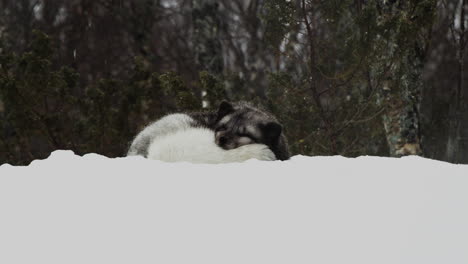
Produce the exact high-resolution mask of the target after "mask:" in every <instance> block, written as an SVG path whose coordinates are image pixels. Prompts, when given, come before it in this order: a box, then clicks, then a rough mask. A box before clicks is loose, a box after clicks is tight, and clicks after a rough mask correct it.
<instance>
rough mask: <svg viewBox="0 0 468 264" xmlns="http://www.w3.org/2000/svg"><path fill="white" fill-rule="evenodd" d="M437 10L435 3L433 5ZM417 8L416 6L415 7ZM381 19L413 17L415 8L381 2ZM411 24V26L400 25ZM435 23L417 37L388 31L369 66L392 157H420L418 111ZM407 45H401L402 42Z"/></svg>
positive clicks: (379, 38) (397, 28)
mask: <svg viewBox="0 0 468 264" xmlns="http://www.w3.org/2000/svg"><path fill="white" fill-rule="evenodd" d="M433 4H434V7H435V4H436V2H435V1H433ZM416 5H417V4H416ZM378 7H379V11H380V14H379V16H381V17H382V19H385V18H384V17H392V16H398V17H401V18H403V19H407V18H408V17H411V16H412V15H413V14H412V13H411V12H412V11H413V8H410V4H408V3H407V2H402V1H393V2H389V1H379V5H378ZM401 23H411V22H407V21H404V22H401ZM431 27H432V23H428V24H427V25H425V27H422V28H419V29H418V31H417V32H415V33H416V35H410V36H405V35H402V34H408V33H405V32H402V31H401V30H402V28H404V26H401V25H400V26H397V27H395V28H393V29H389V30H390V31H391V32H390V34H389V35H387V36H386V37H383V36H379V37H378V39H377V41H376V45H378V46H380V47H381V48H382V49H383V50H385V51H384V52H383V53H382V57H381V58H380V59H379V60H378V61H377V62H375V63H374V65H371V66H370V72H371V77H372V79H373V81H372V82H373V86H374V87H376V88H377V89H378V95H379V97H378V98H379V104H381V105H383V106H385V109H386V110H385V112H384V114H383V115H382V116H383V124H384V127H385V131H386V137H387V142H388V146H389V149H390V155H391V156H394V157H398V156H404V155H421V154H422V148H421V136H420V135H421V133H420V116H419V108H420V101H421V91H422V88H423V82H422V71H423V67H424V60H425V55H426V50H427V46H428V41H429V37H430V32H431ZM402 37H403V39H405V41H406V42H401V39H402Z"/></svg>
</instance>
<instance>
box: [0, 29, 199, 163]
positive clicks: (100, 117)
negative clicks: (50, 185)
mask: <svg viewBox="0 0 468 264" xmlns="http://www.w3.org/2000/svg"><path fill="white" fill-rule="evenodd" d="M52 56H53V52H52V49H51V40H50V38H49V37H47V36H46V35H45V34H43V33H40V32H36V33H35V37H34V41H33V42H32V43H31V46H30V48H29V51H27V52H25V53H24V54H21V55H14V54H11V53H10V54H8V53H4V52H2V53H1V54H0V63H1V72H0V100H1V101H2V102H3V104H4V106H3V108H4V109H3V110H4V111H2V113H1V115H0V132H1V134H0V136H1V137H0V147H1V149H2V151H0V160H1V161H2V163H4V162H7V163H11V164H27V163H29V162H30V161H31V160H33V159H42V158H46V157H47V156H48V155H49V153H50V152H51V151H53V150H56V149H72V150H74V151H75V152H76V153H78V154H85V153H89V152H95V153H100V154H103V155H107V156H110V157H116V156H122V155H124V154H125V152H126V149H127V147H128V144H129V142H130V141H131V140H132V137H133V136H134V135H135V134H136V133H137V131H138V130H139V129H141V128H142V127H143V126H144V125H146V124H147V123H148V122H149V121H152V120H154V119H156V118H158V117H160V116H162V115H163V114H166V113H168V112H171V111H186V110H190V109H192V110H195V109H199V108H201V100H200V99H199V96H195V95H194V93H193V92H192V90H191V89H190V88H189V87H188V86H186V85H185V84H184V82H183V81H182V80H181V78H180V77H179V76H177V75H176V74H174V73H167V74H163V75H159V74H151V73H150V72H149V71H148V70H147V69H146V68H145V66H144V63H143V62H142V60H141V59H139V58H137V59H136V61H135V66H134V68H133V69H132V73H131V74H130V76H131V77H130V79H129V80H114V79H101V80H99V81H98V82H97V83H95V84H91V85H89V86H88V87H86V88H85V89H81V88H80V87H79V83H78V78H79V76H78V74H77V73H76V72H75V71H74V70H72V69H70V68H67V67H63V68H60V69H54V68H53V67H52V63H51V60H52Z"/></svg>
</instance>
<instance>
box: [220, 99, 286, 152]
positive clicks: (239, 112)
mask: <svg viewBox="0 0 468 264" xmlns="http://www.w3.org/2000/svg"><path fill="white" fill-rule="evenodd" d="M281 130H282V127H281V125H280V124H278V123H277V122H276V121H274V120H272V118H271V117H269V116H268V115H266V114H265V113H263V112H262V111H260V110H258V109H255V108H253V107H248V106H245V105H241V106H236V105H234V106H233V105H231V104H229V103H227V102H223V103H221V105H220V108H219V110H218V122H217V124H216V127H215V142H216V144H217V145H218V146H220V147H222V148H223V149H234V148H238V147H240V146H243V145H247V144H254V143H261V144H265V145H268V146H272V145H274V144H276V143H277V142H278V140H279V137H280V135H281Z"/></svg>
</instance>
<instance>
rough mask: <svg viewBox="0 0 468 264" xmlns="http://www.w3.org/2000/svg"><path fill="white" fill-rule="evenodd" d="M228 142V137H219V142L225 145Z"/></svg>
mask: <svg viewBox="0 0 468 264" xmlns="http://www.w3.org/2000/svg"><path fill="white" fill-rule="evenodd" d="M226 142H227V138H226V137H225V136H221V137H219V144H220V145H224V144H226Z"/></svg>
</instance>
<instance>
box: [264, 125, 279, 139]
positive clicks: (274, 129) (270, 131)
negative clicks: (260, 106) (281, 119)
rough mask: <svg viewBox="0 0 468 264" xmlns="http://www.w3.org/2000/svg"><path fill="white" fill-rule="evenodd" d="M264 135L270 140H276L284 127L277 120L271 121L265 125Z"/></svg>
mask: <svg viewBox="0 0 468 264" xmlns="http://www.w3.org/2000/svg"><path fill="white" fill-rule="evenodd" d="M262 129H263V135H265V138H267V139H268V140H270V141H276V140H278V139H279V137H280V135H281V131H283V127H282V126H281V125H280V124H278V123H276V122H269V123H267V124H266V125H263V128H262Z"/></svg>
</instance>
